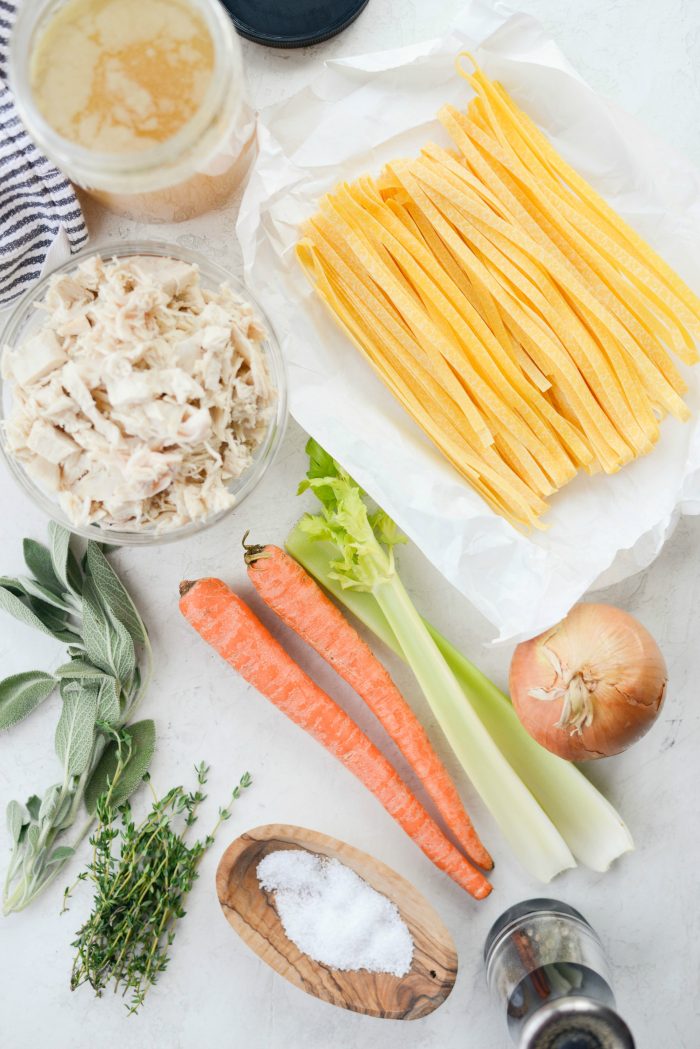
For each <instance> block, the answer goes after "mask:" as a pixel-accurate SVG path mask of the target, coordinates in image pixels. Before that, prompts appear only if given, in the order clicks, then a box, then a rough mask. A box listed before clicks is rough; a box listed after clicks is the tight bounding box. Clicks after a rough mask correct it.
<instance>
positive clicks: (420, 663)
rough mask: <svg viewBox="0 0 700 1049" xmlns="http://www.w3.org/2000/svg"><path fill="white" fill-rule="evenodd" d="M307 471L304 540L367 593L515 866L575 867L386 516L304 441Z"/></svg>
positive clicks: (535, 870)
mask: <svg viewBox="0 0 700 1049" xmlns="http://www.w3.org/2000/svg"><path fill="white" fill-rule="evenodd" d="M310 450H311V470H310V473H309V481H308V482H307V483H305V484H304V485H302V488H303V489H305V488H311V489H312V490H313V491H314V492H315V494H316V495H317V496H318V498H319V500H320V501H321V504H322V507H323V509H322V512H321V513H320V514H319V515H317V516H307V517H305V518H303V519H302V521H301V522H300V523H299V526H298V527H299V529H300V531H301V532H302V533H303V534H305V535H306V536H309V537H310V538H311V539H312V540H320V541H330V542H332V543H333V545H334V546H335V547H336V554H337V556H336V559H335V560H334V561H333V562H332V564H331V566H330V573H329V574H330V576H331V577H332V578H334V579H336V580H337V581H338V582H339V583H340V584H341V586H342V587H344V588H345V589H346V590H359V591H360V592H363V591H364V592H366V593H368V594H371V595H372V596H373V598H374V599H375V601H376V602H377V605H378V606H379V608H380V610H381V612H382V613H383V615H384V617H385V619H386V622H387V624H388V626H389V628H390V629H391V631H392V633H393V635H394V636H395V638H396V641H397V643H398V645H399V647H400V650H401V651H402V653H403V655H404V658H405V659H406V661H407V662H408V663H409V665H410V666H411V669H412V670H413V672H414V674H415V676H416V678H417V680H418V683H419V684H420V686H421V688H422V690H423V692H424V694H425V697H426V699H427V700H428V702H429V703H430V705H431V707H432V709H433V712H434V713H435V716H436V718H437V720H438V722H439V724H440V727H441V728H442V730H443V732H444V734H445V736H446V738H447V741H448V742H449V744H450V746H451V747H452V749H453V750H454V752H455V754H456V756H457V758H458V759H459V761H460V764H461V765H462V767H463V768H464V770H465V772H466V773H467V775H468V776H469V778H470V780H471V782H472V784H473V785H474V787H475V788H476V790H477V791H478V792H479V794H480V795H481V797H482V799H483V801H484V803H485V805H486V806H487V808H488V809H489V811H490V812H491V814H492V816H493V817H494V819H495V820H496V822H497V824H498V826H499V828H500V830H501V832H502V834H503V836H504V837H505V839H506V841H507V842H508V843H509V845H510V846H511V848H512V849H513V851H514V852H515V854H516V856H517V857H518V859H519V860H520V862H521V863H522V865H523V866H524V867H525V868H526V869H527V870H528V871H529V872H530V873H531V874H532V875H533V876H534V877H536V878H538V879H540V880H541V881H550V880H551V879H552V878H553V877H554V876H555V875H556V874H558V873H559V872H560V871H562V870H566V869H567V868H569V867H573V866H575V861H574V858H573V856H572V854H571V851H570V850H569V848H568V846H567V844H566V842H565V841H564V839H563V838H562V836H561V834H560V833H559V832H558V830H557V829H556V827H555V826H554V824H553V823H552V821H551V820H550V819H549V817H548V816H547V815H546V813H545V812H544V811H543V809H542V808H541V806H540V805H539V804H538V803H537V801H536V800H535V798H534V797H533V795H532V794H531V793H530V791H529V790H528V789H527V787H526V786H525V785H524V783H523V782H522V781H521V780H520V779H519V777H518V776H517V774H516V773H515V772H514V770H513V769H512V768H511V766H510V765H509V763H508V761H507V760H506V759H505V757H504V756H503V754H502V753H501V751H500V750H499V749H498V747H497V746H496V744H495V743H494V741H493V739H492V738H491V736H490V735H489V733H488V731H487V730H486V728H485V727H484V724H483V723H482V721H481V720H480V718H479V717H478V716H477V714H476V713H475V711H474V708H473V707H472V705H471V704H470V703H465V702H464V693H463V692H462V688H461V686H460V684H459V683H458V681H457V680H456V678H455V676H454V674H453V673H452V671H451V670H450V667H449V666H448V665H447V663H446V661H445V659H444V657H443V656H442V655H441V653H440V650H439V648H438V646H437V645H436V643H435V641H434V640H433V638H432V637H431V635H430V632H429V630H428V629H427V627H426V625H425V623H424V622H423V620H422V619H421V617H420V615H419V614H418V612H417V611H416V609H415V607H414V605H413V603H412V602H411V599H410V597H409V596H408V594H407V592H406V590H405V588H404V586H403V584H402V582H401V580H400V578H399V576H398V573H397V572H396V568H395V564H394V556H393V546H394V544H395V543H396V542H398V541H400V540H399V539H398V538H397V534H396V529H395V525H394V523H393V522H392V521H391V520H390V519H389V518H387V517H386V515H384V514H383V513H382V512H381V511H378V512H377V513H374V514H372V515H369V514H368V511H367V506H366V504H365V502H364V500H363V493H362V492H361V490H360V488H359V487H358V486H357V485H356V484H355V482H354V481H353V480H352V478H350V477H349V475H348V474H346V473H345V472H344V471H343V470H342V469H341V467H339V466H338V464H337V463H336V462H335V461H334V460H333V459H331V457H330V456H328V455H327V454H326V453H325V452H323V450H322V449H320V448H319V447H318V445H315V442H310Z"/></svg>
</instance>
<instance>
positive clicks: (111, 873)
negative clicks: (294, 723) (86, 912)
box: [64, 741, 252, 1014]
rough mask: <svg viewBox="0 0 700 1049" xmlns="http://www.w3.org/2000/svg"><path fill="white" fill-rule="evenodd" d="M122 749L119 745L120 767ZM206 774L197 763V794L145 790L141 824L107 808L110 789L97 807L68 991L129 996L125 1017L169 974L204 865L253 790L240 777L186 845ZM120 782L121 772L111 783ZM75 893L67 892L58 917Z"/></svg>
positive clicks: (124, 811) (126, 812) (126, 807)
mask: <svg viewBox="0 0 700 1049" xmlns="http://www.w3.org/2000/svg"><path fill="white" fill-rule="evenodd" d="M125 746H127V743H126V741H122V743H121V746H120V759H121V757H122V749H121V747H125ZM123 753H124V756H126V751H125V750H124V752H123ZM127 760H128V759H127ZM208 773H209V767H208V766H207V765H205V764H204V763H203V762H202V763H201V764H200V765H196V766H195V774H196V777H197V786H196V789H195V790H193V791H189V792H188V791H186V790H185V788H184V787H182V786H177V787H173V788H172V789H171V790H169V791H168V792H167V794H165V795H164V796H163V797H161V798H158V796H157V794H156V793H155V791H154V790H153V787H152V785H151V791H152V793H153V805H152V807H151V810H150V812H149V813H148V815H147V816H146V817H145V819H143V820H142V821H141V822H140V823H137V822H136V821H135V820H134V818H133V814H132V809H131V805H130V804H129V802H128V801H126V802H123V803H122V804H120V805H118V806H114V805H113V803H112V799H111V797H110V795H111V788H110V790H109V791H108V792H107V793H106V794H104V795H103V796H102V797H101V798H100V799H99V801H98V803H97V817H98V825H97V829H96V830H95V833H94V834H93V836H92V837H91V839H90V842H91V844H92V847H93V856H92V862H91V863H90V865H89V866H88V867H87V869H86V870H85V871H83V872H82V873H81V874H80V875H79V876H78V881H90V882H91V883H92V884H93V886H94V890H95V895H94V900H93V907H92V913H91V914H90V917H89V918H88V920H87V921H86V922H85V924H84V925H83V926H82V928H81V929H80V931H79V932H78V934H77V938H76V940H75V941H74V942H73V944H72V946H73V947H75V948H76V949H77V953H76V956H75V960H74V962H73V971H72V975H71V989H72V990H75V989H76V988H77V987H79V986H80V985H81V984H84V983H89V984H90V985H91V987H92V988H93V990H94V991H95V993H96V995H97V997H101V996H102V993H103V991H104V990H105V988H106V987H107V986H108V984H110V983H112V984H113V989H114V991H115V993H116V992H121V994H122V995H123V996H126V995H127V994H129V995H130V998H129V1001H128V1003H127V1009H128V1012H129V1013H130V1014H131V1013H136V1012H137V1011H138V1010H139V1008H140V1007H141V1005H143V1001H144V998H145V996H146V993H147V991H148V989H149V987H151V985H152V984H154V983H155V982H156V980H157V978H158V976H159V975H160V973H162V972H164V971H165V969H166V968H167V965H168V961H169V957H170V955H169V951H170V947H171V946H172V943H173V940H174V938H175V932H176V926H177V922H178V921H179V919H180V918H182V917H184V915H185V909H184V904H185V901H186V899H187V895H188V893H189V892H190V890H191V888H192V886H193V884H194V882H195V881H196V879H197V877H198V868H199V864H200V862H201V860H202V857H203V856H204V854H205V852H206V851H207V849H208V848H209V847H210V846H211V845H212V844H213V842H214V838H215V835H216V832H217V830H218V829H219V827H220V826H221V824H222V823H223V822H224V821H225V820H227V819H229V818H230V816H231V804H232V803H233V802H234V801H236V800H237V799H238V798H239V797H240V796H241V793H242V792H243V791H244V790H245V789H246V788H247V787H249V786H250V784H251V782H252V780H251V777H250V775H249V774H248V773H247V772H246V773H245V774H244V775H243V776H242V777H241V780H240V782H239V784H238V785H237V786H236V788H235V789H234V790H233V792H232V794H231V798H230V801H229V803H228V804H227V805H226V806H223V807H221V808H220V809H219V818H218V820H217V822H216V824H215V826H214V827H213V828H212V830H211V831H210V832H209V833H208V834H207V835H206V836H205V837H204V838H201V839H199V840H196V841H193V842H191V843H188V841H187V840H186V839H187V836H188V831H189V829H190V828H191V827H192V826H193V825H194V823H195V822H196V821H197V818H198V810H199V807H200V805H201V804H202V802H203V801H204V800H205V798H206V794H205V793H204V791H203V790H202V788H203V787H204V785H205V784H206V782H207V775H208ZM118 774H119V767H117V773H116V779H117V780H118ZM146 778H147V779H148V782H149V783H150V779H149V778H148V777H146ZM74 887H75V886H73V887H72V888H69V889H66V892H65V897H64V909H65V907H66V903H67V900H68V899H69V898H70V896H71V894H72V891H73V888H74Z"/></svg>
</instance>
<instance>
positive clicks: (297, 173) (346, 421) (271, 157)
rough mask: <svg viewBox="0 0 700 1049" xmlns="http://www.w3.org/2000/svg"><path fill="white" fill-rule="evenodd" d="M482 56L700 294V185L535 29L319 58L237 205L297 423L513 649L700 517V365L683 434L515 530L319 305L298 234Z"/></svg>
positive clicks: (247, 257)
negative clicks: (687, 517) (683, 523)
mask: <svg viewBox="0 0 700 1049" xmlns="http://www.w3.org/2000/svg"><path fill="white" fill-rule="evenodd" d="M465 47H468V48H470V49H471V50H473V51H475V53H476V54H477V56H478V59H479V61H480V63H481V64H482V65H483V67H484V68H485V70H486V72H487V73H488V74H489V75H491V76H493V77H497V78H498V79H499V80H501V81H502V82H503V84H504V85H505V86H506V88H507V89H508V90H509V91H510V92H511V94H512V95H513V96H514V98H515V99H516V101H517V102H518V103H519V104H520V105H521V106H522V107H523V108H524V109H525V110H526V112H527V113H528V114H529V115H530V116H531V117H532V118H533V119H534V120H536V122H537V123H538V124H539V125H540V127H542V128H543V130H544V131H545V132H546V133H547V134H548V135H549V136H550V138H551V139H552V141H553V142H554V144H555V145H556V146H557V148H558V149H559V150H560V151H561V152H562V154H563V155H564V156H565V157H566V159H567V160H568V161H569V162H570V163H571V164H573V165H574V166H575V167H576V168H577V169H578V170H579V171H580V172H581V174H583V175H584V176H585V177H586V178H587V179H588V180H589V181H590V182H591V184H592V185H593V186H594V187H595V188H596V189H597V190H598V191H599V192H601V193H602V194H603V195H604V196H605V197H606V198H607V200H608V201H610V203H611V204H613V206H614V207H615V208H617V210H618V211H619V212H620V214H621V215H622V216H623V217H624V218H625V219H627V220H628V221H629V222H630V223H631V224H632V225H633V226H635V227H636V229H637V230H639V231H640V232H641V233H642V235H643V236H644V237H646V238H647V239H648V240H649V242H650V243H651V244H652V245H653V246H654V247H656V248H657V249H658V250H659V251H660V252H661V253H662V254H663V255H664V256H665V257H666V259H667V260H668V261H669V262H670V263H671V264H672V265H673V266H675V267H676V268H677V269H678V270H679V272H680V273H681V274H682V275H683V276H684V277H685V279H686V280H687V281H688V282H689V283H690V285H691V287H693V288H694V289H695V290H698V289H700V173H699V172H698V171H697V170H696V169H694V168H693V167H692V166H691V165H690V164H689V163H688V162H687V161H686V160H684V159H683V158H682V157H681V156H679V155H678V154H676V153H674V152H673V150H672V149H670V148H669V147H668V146H666V145H664V144H663V143H662V142H660V141H658V140H657V139H655V138H654V137H653V136H652V135H651V134H649V133H648V132H647V131H646V130H645V129H644V128H643V127H641V126H640V125H639V124H638V123H637V122H636V121H635V120H633V119H632V118H631V117H629V116H628V115H626V114H624V113H622V112H620V111H619V110H618V109H616V108H615V106H613V105H612V104H610V103H609V102H607V101H606V100H604V99H602V98H600V97H599V96H597V95H596V94H595V93H594V92H593V91H592V90H591V89H590V88H589V87H588V86H587V85H586V84H585V83H584V81H583V80H582V79H581V78H580V77H579V76H578V75H577V73H576V71H575V70H573V69H572V68H571V67H570V66H569V64H568V62H567V61H566V59H565V58H564V56H563V55H562V53H561V52H560V51H559V50H558V48H557V47H556V45H555V44H554V42H553V41H552V40H551V39H549V38H548V37H547V35H546V33H545V32H544V30H543V28H542V27H541V26H540V25H539V23H537V22H536V21H535V20H534V19H532V18H530V17H529V16H527V15H523V14H511V13H510V11H508V10H506V9H505V8H504V7H502V6H501V5H496V9H494V8H493V7H490V6H489V7H487V6H486V5H485V4H483V3H481V2H478V0H475V2H473V3H471V4H469V5H468V6H467V7H466V8H465V10H464V12H463V13H462V15H461V17H460V18H459V19H458V20H457V22H456V24H455V25H454V27H453V29H452V31H451V32H450V33H449V34H448V35H447V36H445V37H443V38H441V39H438V40H431V41H427V42H425V43H422V44H418V45H415V46H412V47H406V48H401V49H399V50H395V51H384V52H380V53H377V54H370V55H360V56H355V57H352V58H347V59H343V60H340V61H338V60H335V61H332V62H327V63H326V64H325V65H324V67H323V68H322V70H321V71H320V72H319V74H318V75H317V76H316V78H315V79H314V80H313V81H312V83H311V84H310V85H309V86H308V87H307V88H305V89H304V90H302V91H300V92H298V93H297V94H296V95H294V96H293V97H292V98H290V99H288V100H287V101H285V102H283V103H280V104H278V105H275V106H272V107H270V108H269V109H267V110H265V111H263V113H262V114H261V118H260V126H259V145H260V152H259V156H258V158H257V161H256V164H255V168H254V170H253V173H252V177H251V179H250V182H249V185H248V187H247V190H246V193H245V197H244V199H243V203H242V206H241V212H240V218H239V222H238V234H239V238H240V242H241V246H242V250H243V257H244V264H245V270H246V278H247V280H248V281H249V282H250V286H251V288H252V289H253V290H254V292H255V294H256V295H257V296H258V297H259V298H260V300H261V302H262V304H263V305H264V307H265V308H266V309H267V310H268V311H269V314H270V316H271V318H272V320H273V322H274V324H275V326H276V329H277V334H278V336H279V338H280V341H281V344H282V348H283V351H284V355H285V358H286V360H287V364H288V367H289V377H290V386H291V390H290V393H291V398H290V404H291V411H292V414H293V415H294V416H295V418H296V419H297V420H298V422H299V423H300V424H301V425H302V426H303V427H304V428H305V429H306V430H308V431H309V432H310V433H311V434H313V435H314V436H315V437H316V438H317V439H318V440H319V441H320V442H321V443H322V444H323V445H324V446H325V447H326V448H327V449H328V450H329V451H330V452H331V453H332V454H333V455H334V456H335V457H336V458H337V459H338V460H339V462H341V463H342V464H343V465H344V466H345V467H346V469H348V470H349V471H350V472H351V473H352V474H353V475H354V476H355V477H356V479H357V480H358V481H359V482H360V483H361V484H362V485H363V486H364V487H365V488H366V489H367V491H368V492H369V493H370V494H371V495H372V496H373V497H374V498H375V499H376V500H377V502H378V503H380V504H381V505H382V506H383V507H384V509H385V510H386V511H387V512H388V513H389V514H391V516H392V517H394V518H395V520H396V521H397V522H398V523H399V525H400V526H401V528H402V529H403V530H404V531H405V532H406V534H407V535H408V536H409V537H410V538H411V539H412V540H413V541H414V542H415V543H417V544H418V546H420V548H421V549H422V550H423V552H424V553H425V554H426V555H427V557H428V558H430V560H431V561H432V562H433V564H434V565H435V567H436V568H438V569H439V570H440V572H442V573H443V575H445V576H446V577H447V579H449V580H450V581H451V582H452V583H453V584H454V585H455V586H456V587H457V588H458V589H459V590H460V591H462V593H464V594H465V595H466V596H467V597H468V598H469V600H470V601H472V602H473V604H474V605H476V606H477V608H479V609H480V610H481V612H483V614H484V615H485V616H486V617H487V618H488V619H489V620H490V621H491V623H493V625H494V626H495V627H496V628H497V630H498V634H499V638H500V639H501V640H506V639H520V638H523V637H526V636H530V635H532V634H534V633H536V632H538V631H539V630H542V629H544V628H545V627H547V626H548V625H550V624H551V623H553V622H555V621H556V620H558V619H559V618H560V617H561V616H562V615H564V614H565V613H566V612H567V610H568V609H569V608H570V606H571V605H572V604H573V603H574V602H575V601H576V600H577V599H578V598H579V597H581V595H582V594H584V593H585V591H586V590H588V589H589V588H590V587H591V586H592V585H593V584H595V583H603V582H604V583H609V582H613V581H615V580H619V579H622V578H624V577H625V576H628V575H631V574H633V573H634V572H636V571H638V570H639V569H641V568H643V567H645V566H646V565H647V564H649V562H650V561H652V560H653V558H654V557H656V555H657V554H658V552H659V550H660V549H661V547H662V545H663V543H664V540H665V539H666V537H667V536H668V535H669V534H670V532H671V530H672V529H673V526H674V524H675V522H676V521H677V519H678V515H679V514H680V513H698V512H700V414H699V413H698V409H699V408H700V369H695V370H693V371H690V370H688V371H687V377H688V381H689V383H690V392H689V394H688V402H689V404H690V407H691V409H692V410H693V412H694V415H693V420H692V421H691V423H690V424H686V425H682V424H680V423H677V422H676V421H675V420H672V419H668V420H666V421H665V422H664V424H663V432H662V437H661V440H660V442H659V444H658V445H657V447H656V449H655V450H654V452H653V453H652V454H651V455H650V456H647V457H646V458H644V459H642V460H639V461H638V462H636V463H633V464H631V465H630V466H627V467H625V469H624V470H622V471H621V472H620V473H619V474H617V475H615V476H613V477H605V476H600V475H599V476H596V477H594V478H589V477H579V478H577V479H576V480H575V481H574V482H573V483H572V484H571V485H569V486H568V487H567V488H565V489H564V490H563V491H562V492H560V493H558V494H557V495H556V496H555V497H554V498H553V500H552V509H551V511H550V512H549V514H548V515H547V521H548V523H549V529H548V530H547V531H546V532H544V533H539V534H532V535H523V534H520V533H518V532H517V531H516V530H515V529H513V528H512V527H511V526H510V525H509V524H507V523H506V522H505V521H503V520H502V519H500V518H499V517H498V516H497V515H496V514H494V513H493V512H492V511H491V510H490V509H489V508H488V507H487V506H486V505H485V504H484V503H483V502H482V500H481V499H480V498H479V496H477V495H476V494H475V493H474V492H472V490H471V489H470V488H469V487H468V485H467V484H466V483H465V482H463V481H462V480H461V479H460V478H459V476H458V475H457V474H456V473H455V471H454V470H453V469H452V468H451V467H450V466H449V465H448V464H447V463H446V462H444V461H443V459H442V458H441V456H440V454H439V453H438V452H437V451H435V450H434V449H433V447H432V445H431V444H430V442H429V441H428V440H427V438H426V437H424V435H423V434H422V432H421V431H420V430H419V428H418V427H417V426H416V425H415V424H414V423H413V422H412V421H411V420H410V419H409V417H408V416H407V415H406V414H405V413H404V411H403V410H402V408H401V407H400V406H399V405H398V404H397V402H396V401H394V399H393V397H392V396H391V395H390V394H389V393H388V392H387V391H386V390H385V389H384V387H383V386H382V384H381V383H380V381H379V380H378V379H377V378H376V377H375V376H374V374H373V372H372V371H371V369H370V367H369V366H368V365H367V364H366V363H365V362H364V360H363V359H362V357H361V355H360V354H359V353H358V351H357V350H356V349H355V348H354V346H352V344H351V343H350V342H349V340H348V339H347V338H346V337H345V336H344V335H343V334H342V332H340V331H339V330H338V329H337V328H336V326H335V324H334V322H333V321H332V319H331V318H330V316H329V315H328V314H327V313H326V310H325V307H324V306H323V305H322V304H321V303H320V302H319V301H317V300H316V299H315V297H314V295H313V292H312V290H311V289H310V287H309V285H308V284H307V281H306V278H305V277H304V275H303V273H302V271H301V268H300V267H299V266H298V264H297V262H296V260H295V257H294V252H293V248H294V244H295V241H296V239H297V236H298V226H299V223H300V222H301V221H302V220H303V219H304V218H306V217H307V216H309V215H310V214H312V213H313V211H314V210H315V207H316V204H317V201H318V199H319V197H320V196H321V195H322V194H323V193H324V192H326V191H327V190H329V189H331V188H332V187H333V186H334V185H335V183H337V182H338V181H339V180H341V179H352V178H354V177H356V176H358V175H360V174H362V173H365V172H372V173H374V174H376V173H378V172H379V170H380V168H381V166H382V164H383V163H384V162H386V161H388V160H390V159H391V158H395V157H398V156H402V155H413V154H415V153H417V152H418V151H419V150H420V148H421V146H422V145H424V144H425V143H426V142H427V141H428V140H431V139H433V140H437V141H440V142H442V143H443V144H446V139H445V136H444V133H443V132H442V130H441V128H440V126H439V125H438V124H437V122H436V121H435V119H434V114H435V113H436V112H437V110H438V109H439V108H440V106H441V105H443V104H444V103H446V102H451V103H453V104H454V105H456V106H461V107H464V106H465V105H466V103H467V101H468V99H469V97H470V89H469V87H468V85H467V84H466V82H465V81H464V80H463V79H462V78H461V77H459V76H457V75H456V73H455V68H454V61H455V56H456V55H457V53H458V52H459V51H460V50H461V49H463V48H465Z"/></svg>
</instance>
